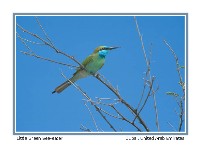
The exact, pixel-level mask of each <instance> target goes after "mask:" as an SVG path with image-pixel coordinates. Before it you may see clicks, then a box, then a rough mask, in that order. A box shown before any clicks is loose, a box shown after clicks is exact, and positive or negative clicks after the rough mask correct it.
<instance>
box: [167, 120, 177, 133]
mask: <svg viewBox="0 0 200 147" xmlns="http://www.w3.org/2000/svg"><path fill="white" fill-rule="evenodd" d="M167 123H168V124H169V125H170V126H171V128H172V129H173V131H175V132H177V131H176V129H175V128H174V126H173V125H172V124H171V123H170V122H167Z"/></svg>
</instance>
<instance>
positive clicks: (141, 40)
mask: <svg viewBox="0 0 200 147" xmlns="http://www.w3.org/2000/svg"><path fill="white" fill-rule="evenodd" d="M134 20H135V24H136V30H137V32H138V35H139V38H140V42H141V46H142V51H143V54H144V59H145V62H146V66H147V71H146V77H145V79H146V78H147V76H149V81H151V85H150V86H149V92H151V91H154V88H153V81H154V77H152V76H151V72H150V70H151V67H150V60H148V58H147V55H146V51H145V47H144V42H143V38H142V35H141V33H140V29H139V25H138V23H137V19H136V17H135V16H134ZM151 55H152V50H151V48H150V59H151ZM145 81H146V80H145ZM144 84H145V85H144V87H143V91H142V96H141V98H140V102H139V104H138V107H139V105H140V103H141V101H142V99H143V95H144V91H145V88H146V82H145V83H144ZM149 92H148V94H147V97H146V99H145V101H144V104H143V106H142V108H141V109H140V111H139V113H138V114H140V112H141V111H142V109H143V107H144V106H145V104H146V102H147V100H148V97H149V96H150V95H149ZM153 100H154V109H155V115H156V126H157V129H158V131H159V130H160V128H159V121H158V109H157V105H156V97H155V93H154V94H153ZM136 117H137V116H136ZM135 119H136V118H135ZM135 119H134V120H133V122H134V121H135Z"/></svg>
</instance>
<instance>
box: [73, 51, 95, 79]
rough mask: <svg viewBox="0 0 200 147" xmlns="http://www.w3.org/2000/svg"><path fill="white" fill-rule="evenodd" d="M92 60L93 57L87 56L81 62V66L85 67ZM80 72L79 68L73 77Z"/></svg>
mask: <svg viewBox="0 0 200 147" xmlns="http://www.w3.org/2000/svg"><path fill="white" fill-rule="evenodd" d="M92 60H93V55H90V56H88V57H87V58H86V59H85V60H84V61H83V62H82V65H83V66H84V67H85V66H86V65H87V64H88V63H89V62H91V61H92ZM80 70H82V69H81V68H79V69H78V70H77V71H76V72H75V73H74V75H75V74H76V73H77V72H79V71H80Z"/></svg>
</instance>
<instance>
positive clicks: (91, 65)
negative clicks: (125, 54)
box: [52, 46, 118, 93]
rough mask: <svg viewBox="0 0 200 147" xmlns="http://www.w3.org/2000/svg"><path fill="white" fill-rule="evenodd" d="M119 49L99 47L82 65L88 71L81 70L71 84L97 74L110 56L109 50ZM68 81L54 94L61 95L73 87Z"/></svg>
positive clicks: (74, 75) (57, 88)
mask: <svg viewBox="0 0 200 147" xmlns="http://www.w3.org/2000/svg"><path fill="white" fill-rule="evenodd" d="M116 48H118V47H108V46H99V47H97V48H96V49H95V50H94V52H93V53H92V54H91V55H90V56H88V57H87V58H86V59H85V60H84V61H83V62H82V65H83V66H84V67H85V69H86V70H84V69H81V68H79V69H78V70H77V71H76V72H75V73H74V74H73V77H72V78H70V79H69V80H70V81H71V82H73V83H74V82H76V81H77V80H78V79H81V78H85V77H87V76H89V75H91V73H96V72H97V71H98V70H99V69H101V67H102V66H103V65H104V62H105V57H106V55H107V54H108V51H109V50H112V49H116ZM69 80H67V81H66V82H64V83H63V84H61V85H60V86H58V87H56V89H55V90H54V91H53V92H52V93H55V92H57V93H61V92H62V91H63V90H64V89H66V88H67V87H68V86H70V85H71V82H70V81H69Z"/></svg>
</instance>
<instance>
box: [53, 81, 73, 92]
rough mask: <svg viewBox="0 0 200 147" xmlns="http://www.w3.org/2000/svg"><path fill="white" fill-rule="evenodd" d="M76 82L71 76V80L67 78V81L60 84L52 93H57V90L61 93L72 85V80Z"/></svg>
mask: <svg viewBox="0 0 200 147" xmlns="http://www.w3.org/2000/svg"><path fill="white" fill-rule="evenodd" d="M70 81H71V82H74V80H73V79H72V78H71V79H69V80H67V81H65V82H64V83H62V84H61V85H60V86H58V87H56V89H55V90H54V91H53V92H52V94H53V93H55V92H57V93H61V92H62V91H63V90H64V89H66V88H67V87H68V86H70V85H71V82H70Z"/></svg>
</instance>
